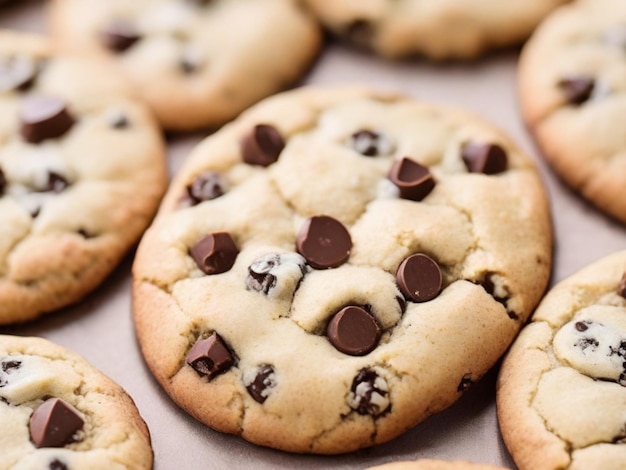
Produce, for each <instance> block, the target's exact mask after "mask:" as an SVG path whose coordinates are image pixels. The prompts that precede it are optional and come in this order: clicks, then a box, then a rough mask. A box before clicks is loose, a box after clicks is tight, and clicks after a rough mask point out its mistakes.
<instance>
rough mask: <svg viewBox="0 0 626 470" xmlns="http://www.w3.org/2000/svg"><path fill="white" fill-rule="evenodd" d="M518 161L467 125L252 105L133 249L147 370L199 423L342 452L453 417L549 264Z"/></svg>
mask: <svg viewBox="0 0 626 470" xmlns="http://www.w3.org/2000/svg"><path fill="white" fill-rule="evenodd" d="M550 229H551V226H550V219H549V213H548V204H547V200H546V196H545V193H544V190H543V187H542V185H541V182H540V179H539V177H538V175H537V172H536V170H535V167H534V166H533V164H532V163H531V161H530V160H529V159H528V158H527V157H526V156H525V155H523V154H522V153H521V152H520V150H519V149H518V148H517V147H516V146H515V145H514V144H513V143H512V142H511V141H510V140H509V139H508V138H507V137H506V136H504V135H503V134H502V133H500V132H499V131H497V130H495V129H494V128H493V127H492V126H490V125H488V124H486V123H484V122H483V121H481V120H480V119H479V118H477V117H475V116H471V115H468V114H465V113H463V112H460V111H456V110H447V109H440V108H437V107H433V106H429V105H426V104H422V103H418V102H416V101H414V100H412V99H410V98H408V97H402V96H397V95H391V94H385V93H379V92H375V91H371V90H364V89H358V88H350V89H349V88H338V89H321V88H319V89H318V88H308V89H307V88H305V89H301V90H297V91H294V92H290V93H285V94H282V95H279V96H277V97H274V98H271V99H268V100H266V101H264V102H263V103H262V104H259V105H258V106H256V107H254V108H253V109H252V110H250V111H248V112H246V113H244V114H243V115H242V116H241V117H240V118H239V119H237V120H236V121H235V122H234V123H232V124H229V125H228V126H226V127H224V128H223V129H222V130H220V131H219V132H217V133H216V134H214V135H213V136H211V137H209V138H207V139H206V140H204V141H203V142H202V143H201V144H199V146H198V147H197V148H196V149H195V150H194V151H193V153H192V154H191V155H190V157H189V158H188V159H187V160H186V163H185V166H184V168H183V169H182V170H181V171H180V173H179V174H178V175H177V177H176V178H175V181H174V182H173V183H172V185H171V187H170V189H169V191H168V193H167V195H166V196H165V198H164V202H163V204H162V206H161V209H160V211H159V214H158V215H157V218H156V219H155V222H154V224H153V225H152V227H151V228H150V229H149V230H148V231H147V233H146V234H145V236H144V238H143V239H142V242H141V243H140V246H139V248H138V252H137V256H136V259H135V263H134V267H133V271H134V293H133V298H134V316H135V322H136V330H137V335H138V338H139V341H140V344H141V348H142V351H143V354H144V357H145V359H146V361H147V363H148V365H149V367H150V368H151V370H152V372H153V373H154V375H155V376H156V378H157V379H158V380H159V382H160V383H161V384H162V385H163V387H164V388H165V390H166V391H167V392H168V393H169V394H170V396H171V397H172V398H173V399H174V401H176V402H177V403H178V404H179V405H180V406H182V407H183V408H184V409H185V410H186V411H188V412H189V413H190V414H192V415H193V416H194V417H196V418H197V419H199V420H200V421H202V422H204V423H206V424H208V425H209V426H211V427H213V428H215V429H218V430H220V431H224V432H230V433H235V434H239V435H241V436H243V437H244V438H245V439H248V440H250V441H252V442H255V443H258V444H262V445H266V446H271V447H276V448H279V449H284V450H289V451H296V452H315V453H339V452H347V451H350V450H354V449H357V448H359V447H365V446H370V445H373V444H376V443H380V442H384V441H388V440H389V439H392V438H393V437H395V436H397V435H399V434H400V433H402V432H403V431H405V430H407V429H408V428H410V427H412V426H414V425H415V424H417V423H418V422H420V421H421V420H423V419H425V418H426V417H427V416H429V415H431V414H433V413H435V412H437V411H439V410H442V409H444V408H446V407H447V406H449V405H450V404H452V403H453V402H454V401H455V400H456V399H458V398H459V397H460V396H461V394H462V393H463V392H464V391H465V390H466V389H467V388H469V387H470V386H471V384H472V383H473V382H475V381H477V380H478V379H480V377H481V376H482V375H483V374H484V373H485V372H486V371H487V370H488V369H489V368H490V367H491V366H492V365H493V363H494V362H495V361H496V359H497V358H498V357H499V356H500V355H501V354H502V353H503V352H504V350H505V349H506V347H507V346H508V344H509V343H510V342H511V341H512V339H513V338H514V336H515V335H516V333H517V332H518V330H519V328H520V325H521V324H522V323H523V322H524V321H525V319H526V318H527V316H528V315H529V314H530V312H531V311H532V309H533V308H534V306H535V305H536V303H537V302H538V300H539V298H540V296H541V294H542V292H543V290H544V288H545V286H546V283H547V279H548V274H549V270H550V264H551V230H550Z"/></svg>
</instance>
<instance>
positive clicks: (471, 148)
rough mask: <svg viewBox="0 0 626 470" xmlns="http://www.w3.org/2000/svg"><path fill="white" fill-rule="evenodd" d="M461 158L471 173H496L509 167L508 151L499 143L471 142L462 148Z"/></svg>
mask: <svg viewBox="0 0 626 470" xmlns="http://www.w3.org/2000/svg"><path fill="white" fill-rule="evenodd" d="M461 158H462V159H463V162H464V163H465V166H466V167H467V169H468V171H469V172H471V173H484V174H485V175H495V174H497V173H502V172H503V171H506V168H507V156H506V152H505V151H504V149H503V148H502V147H500V146H499V145H497V144H479V143H474V142H469V143H467V144H465V145H464V146H463V148H462V149H461Z"/></svg>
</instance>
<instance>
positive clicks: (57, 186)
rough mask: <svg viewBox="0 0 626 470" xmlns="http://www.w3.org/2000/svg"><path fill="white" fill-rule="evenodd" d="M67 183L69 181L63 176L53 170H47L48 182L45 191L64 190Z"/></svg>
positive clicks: (56, 191) (58, 191)
mask: <svg viewBox="0 0 626 470" xmlns="http://www.w3.org/2000/svg"><path fill="white" fill-rule="evenodd" d="M69 185H70V184H69V182H68V181H67V180H66V179H65V178H64V177H63V176H61V175H59V174H58V173H55V172H54V171H49V172H48V184H47V186H46V191H52V192H55V193H60V192H62V191H64V190H65V189H66V188H67V187H68V186H69Z"/></svg>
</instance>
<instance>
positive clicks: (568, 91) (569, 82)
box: [558, 75, 596, 106]
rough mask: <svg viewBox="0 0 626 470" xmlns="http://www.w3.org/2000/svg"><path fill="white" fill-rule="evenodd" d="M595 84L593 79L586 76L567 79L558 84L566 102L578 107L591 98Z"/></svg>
mask: <svg viewBox="0 0 626 470" xmlns="http://www.w3.org/2000/svg"><path fill="white" fill-rule="evenodd" d="M595 84H596V82H595V80H594V79H593V77H588V76H584V75H580V76H573V77H565V78H563V79H561V80H560V81H559V82H558V86H559V89H560V90H561V92H562V93H563V95H564V96H565V99H566V101H567V102H568V103H569V104H572V105H576V106H577V105H581V104H583V103H584V102H585V101H587V100H588V99H589V98H591V94H592V93H593V89H594V88H595Z"/></svg>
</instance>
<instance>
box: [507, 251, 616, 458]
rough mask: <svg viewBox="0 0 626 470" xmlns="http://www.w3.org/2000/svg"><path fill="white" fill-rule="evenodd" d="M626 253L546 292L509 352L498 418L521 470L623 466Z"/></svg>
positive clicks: (597, 264) (612, 256)
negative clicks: (625, 274) (529, 321)
mask: <svg viewBox="0 0 626 470" xmlns="http://www.w3.org/2000/svg"><path fill="white" fill-rule="evenodd" d="M625 270H626V252H621V253H616V254H613V255H611V256H608V257H606V258H604V259H602V260H600V261H597V262H595V263H593V264H591V265H589V266H588V267H586V268H584V269H583V270H581V271H579V272H578V273H576V274H574V275H573V276H571V277H569V278H568V279H566V280H564V281H562V282H561V283H559V284H558V285H557V286H556V287H554V288H553V289H552V290H551V291H550V292H548V294H547V295H546V297H545V298H544V299H543V300H542V302H541V304H540V305H539V307H538V308H537V311H536V312H535V313H534V315H533V317H532V322H531V323H530V324H529V325H528V326H526V327H525V328H524V329H523V330H522V332H521V333H520V336H519V337H518V339H517V340H516V341H515V343H514V344H513V346H512V347H511V350H510V352H509V353H508V355H507V357H506V358H505V360H504V362H503V365H502V369H501V371H500V376H499V378H498V393H497V402H498V418H499V421H500V427H501V430H502V433H503V437H504V440H505V442H506V444H507V447H508V448H509V450H510V451H511V454H512V456H513V459H514V460H515V463H516V464H517V465H518V466H519V468H520V469H521V470H524V469H533V470H535V469H540V470H543V469H546V470H547V469H550V470H556V469H570V470H576V469H587V468H602V469H618V468H624V467H625V466H626V447H625V445H624V442H625V439H626V432H625V430H624V423H625V422H626V415H625V413H624V409H626V408H625V407H626V380H625V379H626V372H625V366H626V298H625V296H626V276H624V273H625Z"/></svg>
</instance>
